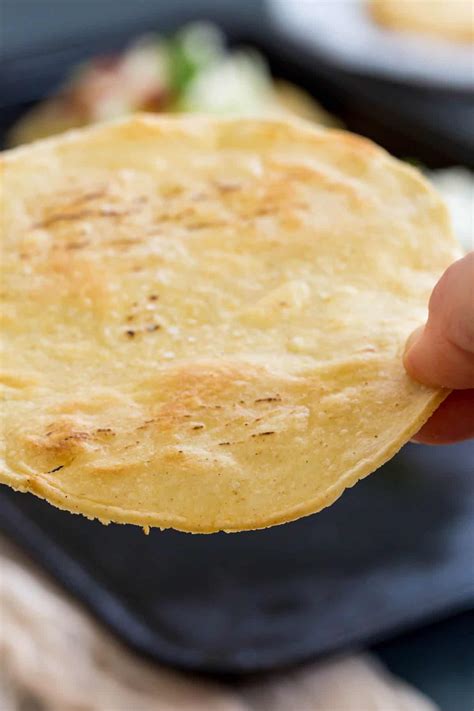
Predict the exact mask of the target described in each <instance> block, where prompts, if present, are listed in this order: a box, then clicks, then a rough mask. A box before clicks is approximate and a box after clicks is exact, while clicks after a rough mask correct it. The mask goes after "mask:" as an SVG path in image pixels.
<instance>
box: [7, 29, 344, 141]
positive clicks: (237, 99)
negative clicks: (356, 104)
mask: <svg viewBox="0 0 474 711" xmlns="http://www.w3.org/2000/svg"><path fill="white" fill-rule="evenodd" d="M136 111H151V112H157V113H164V112H186V113H189V112H193V113H195V112H198V113H212V114H224V115H225V114H242V115H245V114H264V115H285V114H288V113H290V114H293V115H297V116H301V117H302V118H307V119H310V120H312V121H315V122H317V123H319V124H322V125H325V126H336V125H340V124H339V122H338V121H337V119H335V118H334V117H333V116H331V115H330V114H329V113H327V112H326V111H325V110H324V109H323V108H322V107H321V106H320V105H319V104H318V103H317V102H316V101H314V99H312V98H311V96H310V95H309V94H308V93H306V92H305V91H303V90H302V89H300V88H297V87H296V86H293V85H292V84H289V83H288V82H280V81H274V80H273V78H272V76H271V74H270V71H269V69H268V67H267V65H266V63H265V61H264V59H263V57H262V56H261V55H260V54H259V53H258V52H256V51H255V50H251V49H236V50H230V49H228V48H226V46H225V44H224V37H223V35H222V33H221V32H220V30H218V29H217V28H216V27H215V26H213V25H210V24H207V23H195V24H192V25H189V26H188V27H185V28H184V29H182V30H180V31H179V32H177V33H176V34H175V35H174V36H173V37H171V38H169V39H162V38H160V37H155V36H146V37H143V38H141V39H140V40H138V41H137V42H135V43H134V44H133V45H132V46H131V47H129V48H128V49H127V50H126V51H124V52H123V53H122V54H117V55H115V56H109V57H107V56H103V57H97V58H95V59H92V60H91V61H89V62H87V63H85V64H83V65H82V66H80V67H78V68H77V69H76V71H75V72H74V73H73V74H72V76H71V77H70V79H69V80H68V81H67V82H66V83H65V85H64V86H63V87H62V88H61V89H60V91H59V92H58V94H57V95H56V96H53V97H52V98H50V99H47V100H45V101H43V102H42V103H40V104H39V105H37V106H36V107H34V108H33V109H31V110H30V111H29V112H27V113H26V114H25V116H23V117H22V118H21V119H20V120H19V121H18V123H17V124H16V125H15V126H14V128H13V130H12V131H11V133H10V136H9V144H10V145H19V144H22V143H29V142H30V141H33V140H36V139H38V138H44V137H46V136H49V135H54V134H57V133H61V132H62V131H66V130H68V129H70V128H77V127H80V126H85V125H88V124H91V123H96V122H100V121H106V120H109V119H114V118H118V117H120V116H125V115H127V114H130V113H134V112H136Z"/></svg>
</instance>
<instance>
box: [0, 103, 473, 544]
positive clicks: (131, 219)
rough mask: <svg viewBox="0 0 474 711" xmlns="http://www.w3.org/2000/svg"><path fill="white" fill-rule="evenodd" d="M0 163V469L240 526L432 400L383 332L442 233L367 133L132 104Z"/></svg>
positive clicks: (419, 293)
mask: <svg viewBox="0 0 474 711" xmlns="http://www.w3.org/2000/svg"><path fill="white" fill-rule="evenodd" d="M2 163H3V165H2V169H3V180H2V189H3V191H4V198H3V209H4V214H3V218H2V224H3V227H4V229H3V237H2V240H3V243H2V253H3V259H4V279H3V284H2V301H3V302H4V304H3V305H4V317H3V318H4V327H3V333H4V338H5V348H4V356H3V373H2V382H3V390H4V392H5V399H6V404H5V407H4V427H3V430H2V437H3V442H2V445H3V447H2V451H3V452H4V454H3V457H2V463H1V468H0V480H1V481H2V482H3V483H6V484H8V485H10V486H12V487H13V488H15V489H17V490H20V491H30V492H32V493H34V494H36V495H38V496H41V497H43V498H46V499H47V500H48V501H50V502H51V503H53V504H55V505H56V506H59V507H61V508H65V509H67V510H69V511H73V512H79V513H83V514H85V515H86V516H89V517H97V518H99V519H101V520H103V521H106V522H108V521H116V522H122V523H134V524H138V525H141V526H160V527H174V528H178V529H180V530H184V531H192V532H212V531H217V530H222V529H223V530H228V531H238V530H243V529H253V528H263V527H266V526H271V525H273V524H277V523H283V522H285V521H290V520H293V519H296V518H299V517H300V516H304V515H307V514H309V513H313V512H315V511H319V510H320V509H321V508H323V507H324V506H328V505H329V504H331V503H333V502H334V501H335V500H336V499H337V498H338V497H339V496H340V495H341V494H342V492H343V491H344V489H345V488H347V487H349V486H352V485H354V484H355V483H356V482H357V481H358V480H359V479H361V478H362V477H365V476H367V475H368V474H370V473H371V472H372V471H374V470H375V469H376V468H377V467H379V466H380V465H381V464H383V463H384V462H386V461H387V460H388V459H389V458H390V457H392V456H393V455H394V454H395V453H396V452H397V451H398V450H399V449H400V447H401V446H402V445H403V444H404V443H405V442H406V441H408V440H409V439H410V438H411V437H412V436H413V435H414V434H415V433H416V432H417V431H418V430H419V429H420V426H421V425H422V424H423V423H424V422H425V421H426V420H427V419H428V417H429V416H430V415H431V414H432V413H433V411H434V410H435V409H436V408H437V406H438V405H439V404H440V403H441V402H442V401H443V400H444V399H445V397H446V396H447V394H448V391H447V390H445V389H443V388H440V387H438V384H436V385H435V386H431V385H422V384H420V383H418V382H416V381H415V380H412V379H411V378H410V377H409V376H408V375H407V373H406V371H405V369H404V367H403V350H404V344H405V342H406V339H407V337H408V335H409V334H410V332H411V331H413V329H414V328H415V327H416V326H418V325H419V324H421V323H423V322H424V320H425V319H426V307H427V303H428V299H429V295H430V293H431V290H432V289H433V286H434V285H435V283H436V281H437V280H438V279H439V277H440V276H441V274H442V273H443V271H444V270H445V269H446V267H447V266H449V264H450V263H452V262H453V261H454V260H455V259H457V258H458V257H459V256H460V249H459V247H458V245H457V243H456V240H455V239H454V237H453V235H452V233H451V228H450V223H449V218H448V214H447V210H446V208H445V206H444V204H443V202H442V201H441V199H440V198H439V196H438V194H437V193H436V191H435V190H434V189H433V188H432V187H431V186H430V185H429V183H428V182H427V181H426V180H425V179H424V178H423V177H422V175H421V174H420V173H419V172H418V171H416V170H414V169H413V168H411V167H409V166H407V165H405V164H403V163H401V162H400V161H397V160H395V159H394V158H392V157H390V156H389V155H388V154H387V153H386V152H385V151H383V150H382V149H381V148H379V147H377V146H375V145H374V144H373V143H371V142H370V141H368V140H365V139H363V138H360V137H358V136H355V135H352V134H349V133H345V132H342V131H337V130H324V129H318V128H315V127H313V126H312V125H310V124H309V123H305V122H302V121H290V120H276V119H251V118H239V119H237V118H234V119H212V118H204V117H196V116H193V117H180V118H177V117H166V118H165V117H157V116H151V115H143V116H135V117H132V118H128V119H126V120H123V121H119V122H116V123H110V124H103V125H98V126H95V127H91V128H86V129H81V130H78V131H74V132H70V133H68V134H64V135H62V136H60V137H57V138H53V139H47V140H44V141H39V142H37V143H35V144H32V145H29V146H26V147H23V148H19V149H15V150H12V151H9V152H7V153H5V154H4V157H3V161H2Z"/></svg>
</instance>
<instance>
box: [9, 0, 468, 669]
mask: <svg viewBox="0 0 474 711" xmlns="http://www.w3.org/2000/svg"><path fill="white" fill-rule="evenodd" d="M107 1H108V0H107ZM145 4H146V2H145V0H140V2H139V3H138V2H137V7H138V5H140V7H142V8H143V7H144V6H145ZM151 4H152V3H149V5H151ZM7 5H10V6H11V7H17V6H18V4H16V5H14V4H13V3H11V2H10V0H9V2H8V3H7ZM27 5H28V6H29V7H30V9H31V10H32V11H34V9H35V7H36V8H37V10H36V11H37V12H38V8H39V11H40V13H44V12H45V10H44V3H41V6H40V5H38V3H34V2H30V0H28V2H27V0H24V2H23V3H21V7H22V8H23V7H24V6H27ZM99 5H103V6H105V5H107V2H105V0H101V3H90V4H87V7H88V8H89V7H90V8H93V7H94V8H96V9H97V7H98V6H99ZM207 5H209V7H210V6H211V5H212V6H214V5H215V4H213V3H207ZM207 5H206V3H205V2H198V1H197V0H195V2H193V4H192V7H193V10H192V11H191V10H190V7H191V3H185V2H184V0H176V2H175V3H173V4H172V3H170V4H161V5H160V7H159V9H155V11H154V12H152V13H149V14H148V15H147V17H144V16H143V17H142V18H141V19H140V20H137V21H136V22H135V23H133V24H129V25H127V27H126V28H123V29H121V30H119V29H117V22H115V27H114V30H113V32H108V33H104V32H101V33H97V32H96V33H92V31H91V32H89V33H88V35H87V36H80V37H78V36H71V37H68V41H67V42H59V43H58V42H57V41H52V40H49V41H48V43H47V44H44V43H43V45H41V43H39V44H38V42H36V43H35V41H34V37H33V38H32V39H31V42H30V43H29V45H30V48H29V49H28V50H26V49H25V50H24V51H22V52H20V51H19V50H18V48H17V49H16V51H15V52H12V51H8V47H7V51H6V52H4V61H3V73H2V75H1V76H0V104H1V114H0V140H1V139H2V138H3V136H4V135H5V132H6V131H7V130H8V128H9V126H10V125H11V124H12V122H13V121H14V120H15V119H16V118H17V117H18V116H19V115H20V114H21V112H22V111H23V110H24V109H25V108H26V107H27V106H29V105H31V103H33V102H34V101H35V100H37V99H39V98H41V96H43V95H46V94H47V93H48V92H49V91H51V90H52V89H53V87H54V86H55V85H56V84H57V83H58V82H59V81H60V80H62V79H63V78H64V76H66V75H67V73H68V71H69V69H70V68H71V66H72V65H74V64H75V63H76V62H77V61H79V60H81V59H83V58H86V57H89V56H93V55H94V54H96V53H97V52H100V51H103V50H104V49H108V50H111V49H114V48H120V47H122V46H123V45H124V44H126V42H127V41H128V40H129V39H130V37H131V36H133V35H136V34H138V33H140V32H142V31H143V30H145V29H151V28H160V29H162V30H163V31H168V30H172V29H173V28H174V27H176V26H178V25H180V24H182V23H183V22H186V21H187V20H188V19H189V18H190V17H191V16H193V17H196V12H197V10H196V8H197V7H200V8H201V16H207V17H210V18H211V19H216V18H217V19H218V20H219V23H220V24H221V25H222V26H223V27H224V29H225V30H226V32H227V33H228V35H229V38H230V40H231V41H232V42H236V43H241V42H247V43H248V44H253V45H254V46H257V47H259V48H260V49H261V50H262V51H263V52H264V53H265V54H266V56H267V57H268V59H269V62H270V66H271V67H272V69H273V71H274V73H275V75H277V76H279V77H282V78H287V79H289V80H292V81H296V82H297V83H299V84H300V85H303V86H305V87H306V88H307V89H308V90H310V91H311V92H312V93H313V94H314V95H315V97H316V98H318V99H319V100H320V101H322V103H323V104H324V105H325V106H326V107H327V108H328V109H329V110H333V111H335V112H337V113H338V115H339V116H341V117H342V119H343V120H344V122H345V123H346V125H347V126H348V127H349V128H351V129H353V130H356V131H359V132H361V133H364V134H366V135H368V136H369V137H371V138H373V139H374V140H377V141H378V142H379V143H381V144H382V145H384V146H385V147H387V148H388V149H389V150H391V151H392V152H395V153H396V154H398V155H400V156H402V157H411V158H415V159H418V160H420V161H423V162H425V163H426V164H427V165H429V166H433V167H437V166H443V165H453V164H457V163H463V164H465V165H470V166H472V167H474V138H473V135H472V126H474V120H473V121H470V117H472V116H473V112H474V102H473V97H472V96H467V95H457V94H454V93H449V92H446V91H444V92H434V91H433V90H423V89H422V88H419V87H418V88H417V89H415V88H413V87H412V88H408V87H403V86H401V85H397V84H395V83H392V84H390V83H387V82H381V81H380V80H371V79H368V78H365V77H361V76H356V75H355V74H348V73H347V72H342V71H341V70H339V69H337V68H335V67H331V66H330V65H327V64H326V63H324V62H323V61H321V60H320V59H318V58H317V57H315V56H314V55H313V56H309V55H305V54H304V53H302V52H301V51H300V50H299V49H297V48H296V47H295V46H294V45H292V44H290V43H289V42H288V41H287V40H286V38H284V37H282V36H281V35H280V36H277V35H275V34H273V33H272V32H271V31H270V29H269V25H268V24H267V23H266V20H265V16H264V13H263V11H262V9H261V5H260V3H257V2H254V0H250V1H248V0H245V1H244V0H242V3H234V5H233V6H234V9H235V8H236V7H237V5H238V13H236V12H233V13H229V12H228V13H227V14H226V13H222V12H221V9H222V6H223V4H219V12H218V11H217V9H215V8H216V7H217V5H215V7H214V10H215V12H211V11H209V12H207V13H204V11H203V10H202V8H204V7H206V6H207ZM108 6H109V7H111V6H112V3H110V2H109V3H108ZM56 7H59V5H56ZM81 7H82V6H81ZM172 7H175V11H172ZM257 7H258V8H259V9H258V13H257V9H256V8H257ZM114 8H115V9H114V15H116V13H117V12H118V11H119V10H118V6H116V4H114ZM237 15H239V16H238V17H237ZM257 15H258V16H257ZM39 17H40V15H38V18H39ZM243 18H247V20H248V21H247V22H244V21H243ZM50 20H51V23H50ZM53 20H54V17H53V16H51V17H49V16H48V28H50V27H51V25H52V24H54V22H53ZM115 20H116V17H115ZM90 24H91V26H92V25H93V23H92V22H91V23H90ZM102 24H104V18H102ZM34 26H35V24H34V22H33V21H30V27H31V28H34ZM256 27H258V30H257V29H255V28H256ZM29 32H30V33H32V32H33V30H29ZM7 44H8V42H7ZM24 44H25V46H26V43H24ZM32 47H34V48H35V49H34V51H33V49H32ZM473 462H474V443H473V442H471V443H465V444H462V445H456V446H452V447H441V448H436V449H431V448H428V447H422V446H415V445H408V446H407V447H405V448H404V449H403V450H402V452H400V453H399V455H398V456H397V457H395V459H393V460H392V461H391V462H389V463H388V464H387V465H385V466H384V467H383V468H382V469H381V470H380V471H379V472H378V473H377V474H375V475H373V476H371V477H369V478H368V479H367V480H365V481H363V482H361V483H360V484H358V485H357V486H356V487H355V488H354V489H351V490H350V491H347V492H346V493H345V494H344V496H343V497H342V498H341V499H340V500H339V501H338V502H337V503H336V504H335V505H334V506H332V507H331V508H330V509H327V510H325V511H323V512H321V513H320V514H318V515H316V516H312V517H309V518H307V519H304V520H301V521H298V522H295V523H292V524H288V525H286V526H281V527H277V528H273V529H269V530H266V531H259V532H253V533H243V534H233V535H225V534H217V535H213V536H204V537H203V536H190V535H187V534H182V533H177V532H173V531H165V532H160V531H152V532H151V534H150V536H148V537H147V536H144V535H143V533H142V532H141V530H140V529H137V528H135V527H131V526H118V525H110V526H108V527H104V526H102V525H101V524H100V523H98V522H91V521H88V520H86V519H84V518H82V517H78V516H73V515H71V514H68V513H64V512H61V511H59V510H57V509H54V508H53V507H51V506H49V505H48V504H46V503H45V502H43V501H40V500H38V499H35V498H34V497H32V496H30V495H23V494H16V493H13V492H11V491H9V490H8V489H6V488H5V487H2V488H1V491H0V530H2V531H3V532H5V533H6V534H7V535H8V536H9V537H10V538H11V539H12V540H14V541H16V542H17V543H18V544H19V545H20V546H21V547H22V548H23V549H24V550H25V551H27V552H28V553H29V554H30V555H31V556H32V557H33V558H34V559H35V560H36V561H38V562H39V563H40V564H41V565H42V566H43V567H44V568H45V569H46V570H47V571H49V572H50V573H51V574H52V575H53V576H54V577H55V578H56V580H58V581H59V582H60V583H61V584H62V585H63V586H64V587H65V588H66V589H67V590H68V591H69V592H71V593H72V594H73V595H74V596H75V597H76V598H77V599H79V600H81V601H82V602H83V603H84V604H85V605H86V606H87V607H88V608H89V609H90V610H91V611H92V612H93V613H94V614H95V615H96V617H97V618H98V619H99V620H101V621H102V622H103V623H105V624H106V625H107V626H108V627H109V628H110V629H112V630H113V631H114V632H115V633H116V634H117V635H118V636H119V637H120V638H121V639H122V640H123V641H125V642H126V643H128V644H129V645H130V646H132V647H133V648H135V649H136V650H139V651H140V652H142V653H144V654H146V655H147V656H148V657H150V658H152V659H154V660H156V661H159V662H167V663H169V664H172V665H174V666H178V667H182V668H187V669H193V670H199V671H204V672H213V673H216V672H218V673H227V674H235V673H244V672H255V671H260V670H269V669H274V668H276V667H281V666H287V665H289V664H293V663H295V662H297V661H302V660H304V659H308V658H310V657H314V656H315V655H318V654H323V653H327V652H330V651H335V650H339V649H342V648H346V647H348V646H354V645H359V644H366V643H368V642H371V641H377V640H382V639H386V638H387V637H389V636H392V635H394V634H395V633H397V632H399V631H400V630H403V629H409V628H413V627H414V626H415V625H417V624H419V623H420V622H422V621H428V620H430V619H434V618H436V617H439V616H440V615H442V614H448V613H450V612H452V611H456V610H463V609H468V608H470V607H472V605H473V602H474V570H473V565H472V560H473V551H474V471H473V470H474V466H473Z"/></svg>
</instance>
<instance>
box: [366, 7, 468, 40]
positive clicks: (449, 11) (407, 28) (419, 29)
mask: <svg viewBox="0 0 474 711" xmlns="http://www.w3.org/2000/svg"><path fill="white" fill-rule="evenodd" d="M369 7H370V10H371V13H372V15H373V17H374V18H375V20H376V21H377V22H379V23H380V24H381V25H383V26H385V27H388V28H390V29H393V30H400V31H402V32H413V33H421V34H426V35H432V36H436V37H439V38H443V39H447V40H452V41H455V42H473V41H474V2H473V0H369Z"/></svg>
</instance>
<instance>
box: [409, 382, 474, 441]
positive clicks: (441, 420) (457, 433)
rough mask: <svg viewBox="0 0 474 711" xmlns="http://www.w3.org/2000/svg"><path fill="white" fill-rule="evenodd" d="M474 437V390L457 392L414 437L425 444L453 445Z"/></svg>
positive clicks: (443, 403) (447, 399)
mask: <svg viewBox="0 0 474 711" xmlns="http://www.w3.org/2000/svg"><path fill="white" fill-rule="evenodd" d="M470 437H474V390H455V391H454V392H452V393H451V395H449V396H448V397H447V398H446V400H444V402H442V403H441V405H440V406H439V407H438V409H437V410H436V412H435V413H434V414H433V415H432V416H431V417H430V419H429V420H428V422H426V423H425V424H424V425H423V427H422V428H421V430H420V431H419V432H418V433H417V434H416V435H415V436H414V437H413V441H414V442H420V443H423V444H452V443H454V442H460V441H461V440H463V439H469V438H470Z"/></svg>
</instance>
